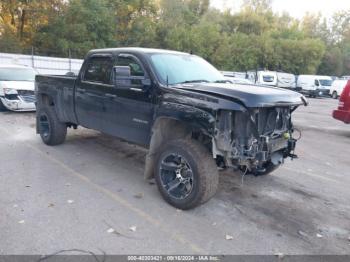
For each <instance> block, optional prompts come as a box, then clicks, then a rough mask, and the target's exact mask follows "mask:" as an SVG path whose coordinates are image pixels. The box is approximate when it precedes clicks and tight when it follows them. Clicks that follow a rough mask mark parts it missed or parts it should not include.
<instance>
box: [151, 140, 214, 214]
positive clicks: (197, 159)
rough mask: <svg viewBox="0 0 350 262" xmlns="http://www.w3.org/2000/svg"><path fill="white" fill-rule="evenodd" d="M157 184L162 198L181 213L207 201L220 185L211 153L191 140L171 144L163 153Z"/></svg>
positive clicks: (157, 170)
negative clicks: (182, 210) (180, 210)
mask: <svg viewBox="0 0 350 262" xmlns="http://www.w3.org/2000/svg"><path fill="white" fill-rule="evenodd" d="M161 152H162V153H161V154H160V155H159V157H158V160H157V165H156V172H155V176H156V181H157V185H158V189H159V191H160V193H161V194H162V196H163V198H164V199H165V200H166V201H167V202H168V203H169V204H171V205H172V206H174V207H176V208H179V209H190V208H193V207H196V206H198V205H200V204H202V203H204V202H206V201H208V200H209V199H210V198H211V197H212V196H213V195H214V194H215V193H216V190H217V188H218V184H219V175H218V170H217V166H216V164H215V161H214V159H213V158H212V156H211V154H210V153H209V151H208V150H207V149H206V148H205V147H204V146H203V145H201V144H200V143H198V142H197V141H195V140H190V139H179V140H174V141H170V142H169V143H167V144H166V145H165V146H164V147H163V148H162V150H161Z"/></svg>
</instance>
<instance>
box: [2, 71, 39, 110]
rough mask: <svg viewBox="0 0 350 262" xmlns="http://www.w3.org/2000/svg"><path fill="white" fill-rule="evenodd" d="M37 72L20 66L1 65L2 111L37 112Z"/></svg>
mask: <svg viewBox="0 0 350 262" xmlns="http://www.w3.org/2000/svg"><path fill="white" fill-rule="evenodd" d="M35 75H36V71H35V70H34V69H33V68H30V67H26V66H20V65H0V110H11V111H35V95H34V80H35Z"/></svg>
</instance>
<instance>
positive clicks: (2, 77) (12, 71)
mask: <svg viewBox="0 0 350 262" xmlns="http://www.w3.org/2000/svg"><path fill="white" fill-rule="evenodd" d="M35 73H36V72H35V71H34V70H33V69H31V68H14V67H13V68H11V67H8V68H0V81H34V80H35Z"/></svg>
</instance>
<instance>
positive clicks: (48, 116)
mask: <svg viewBox="0 0 350 262" xmlns="http://www.w3.org/2000/svg"><path fill="white" fill-rule="evenodd" d="M37 121H38V126H39V133H40V136H41V139H42V140H43V142H44V143H45V144H47V145H50V146H54V145H59V144H62V143H63V142H64V140H65V139H66V135H67V125H66V124H65V123H62V122H60V121H59V120H58V118H57V115H56V112H55V110H54V108H53V107H46V106H44V107H41V108H40V109H39V110H38V112H37Z"/></svg>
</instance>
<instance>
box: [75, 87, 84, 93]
mask: <svg viewBox="0 0 350 262" xmlns="http://www.w3.org/2000/svg"><path fill="white" fill-rule="evenodd" d="M77 91H78V92H79V93H85V91H86V90H85V89H83V88H77Z"/></svg>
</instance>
